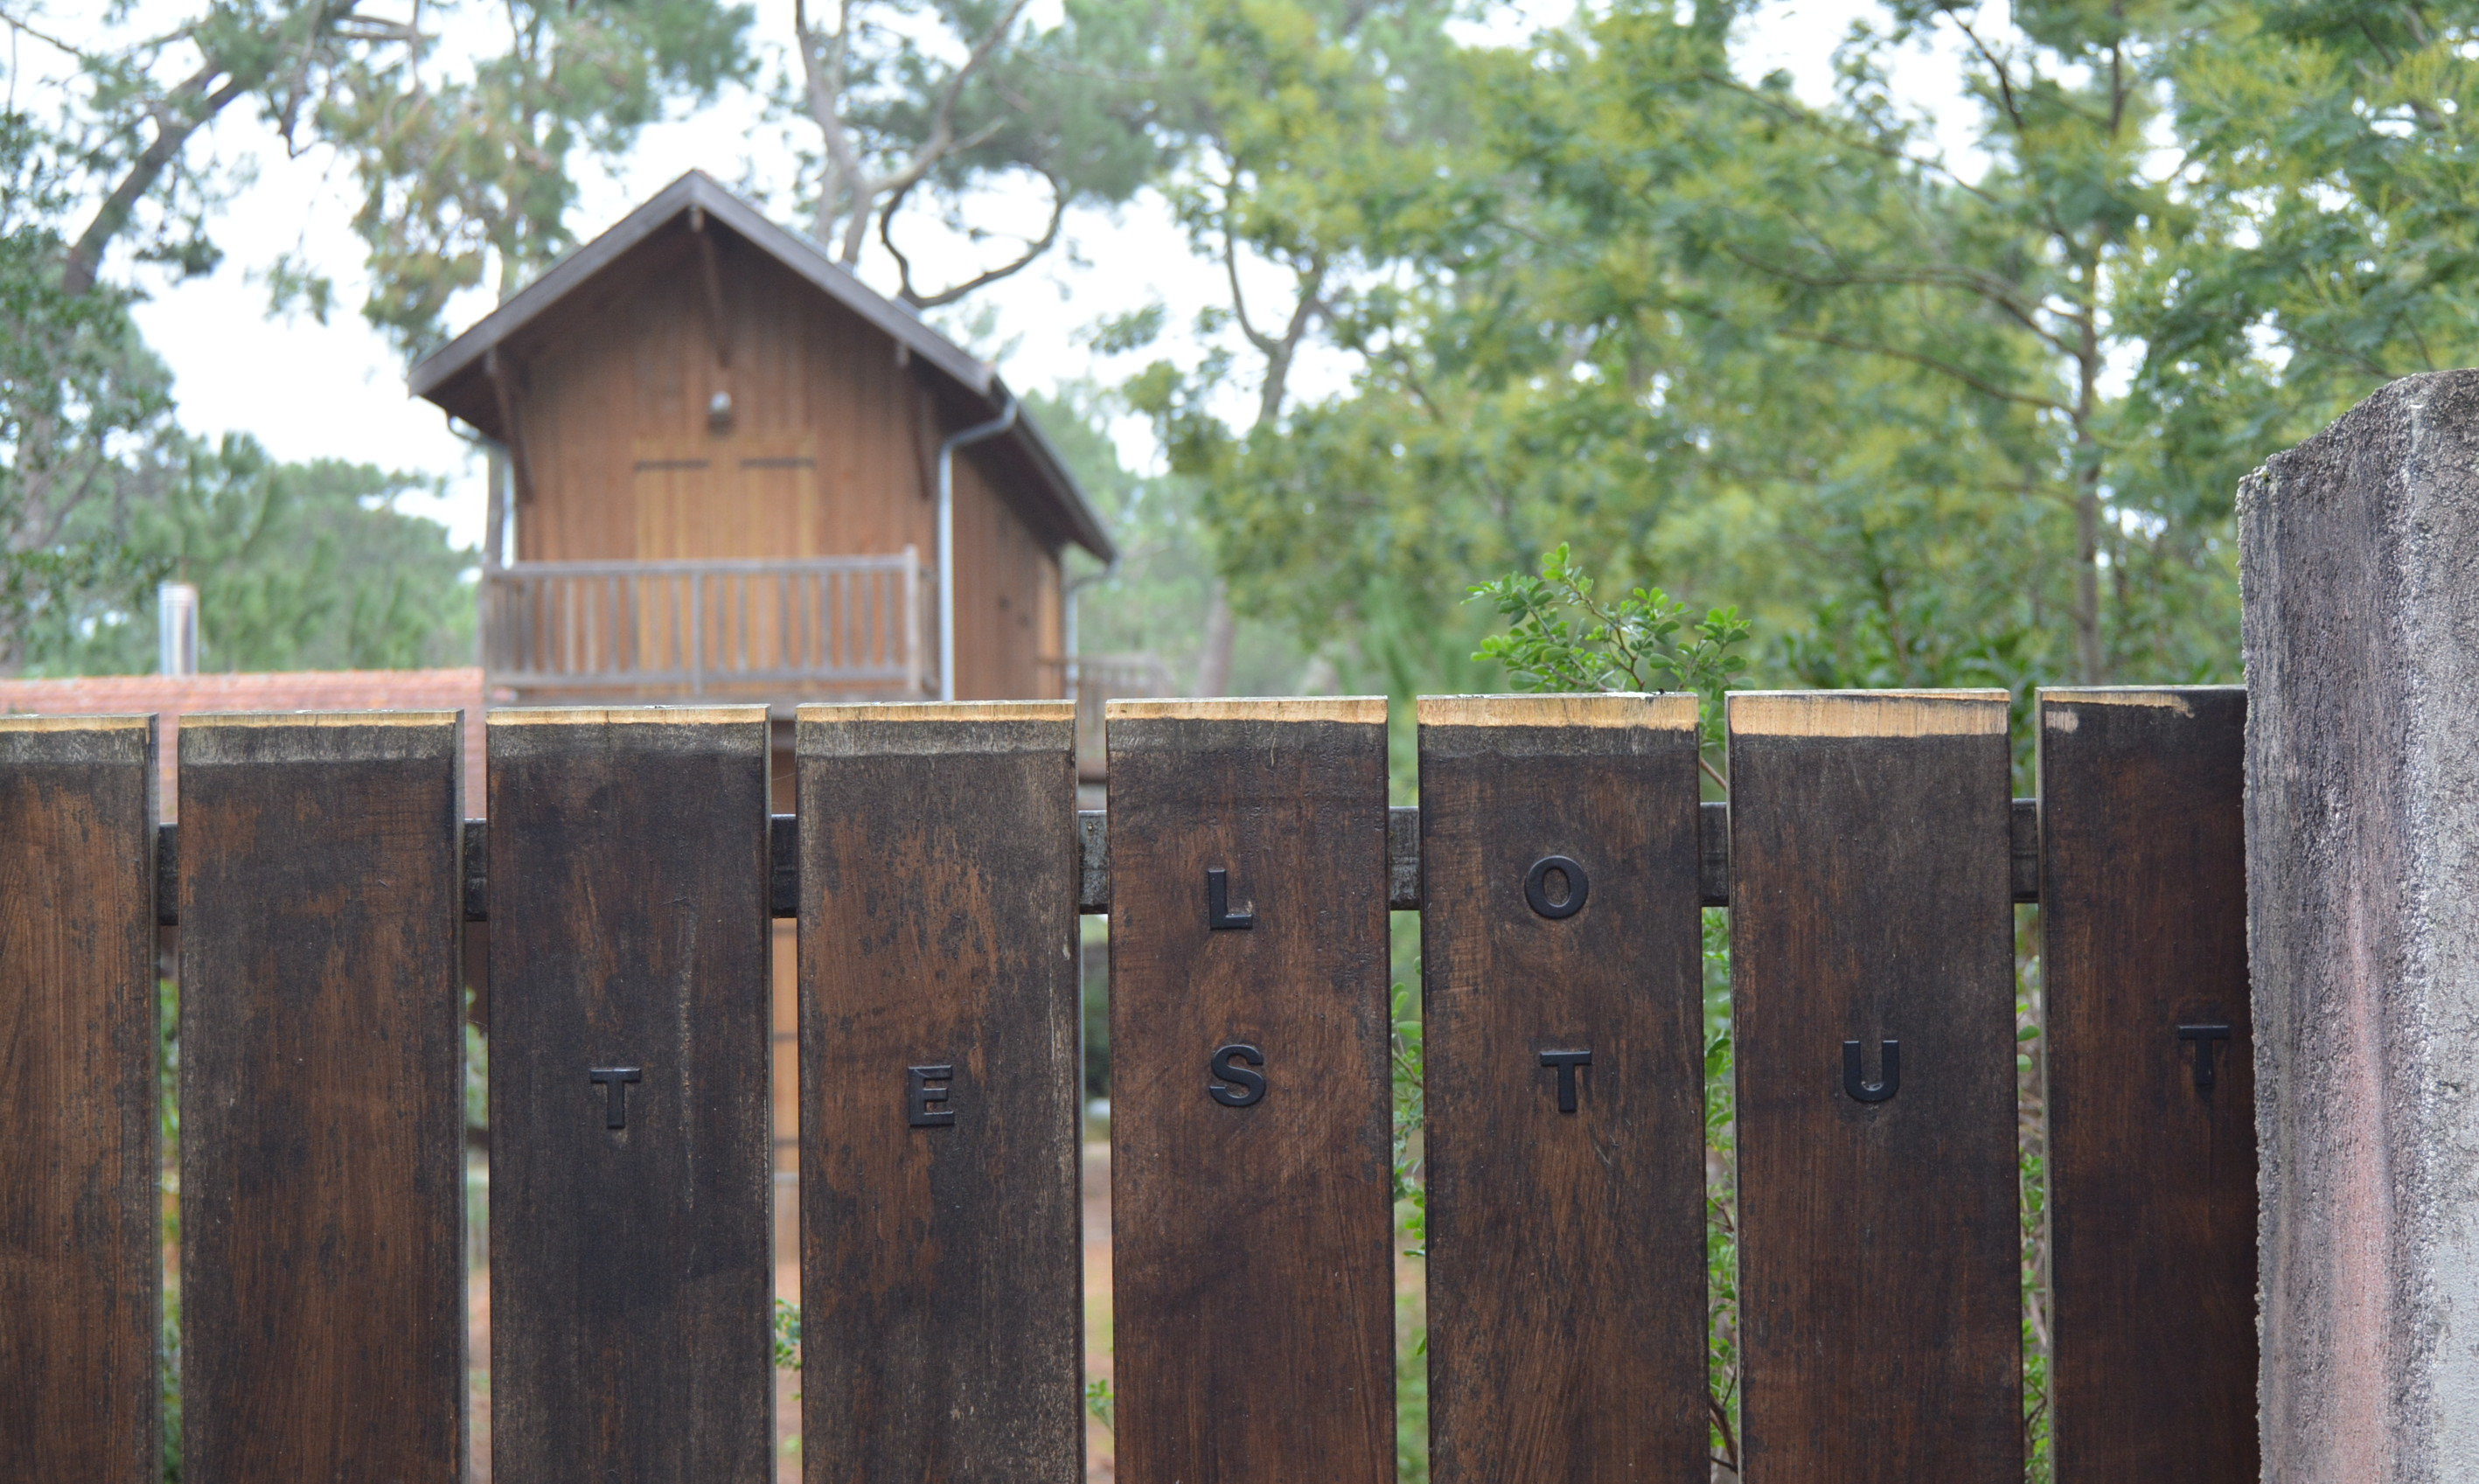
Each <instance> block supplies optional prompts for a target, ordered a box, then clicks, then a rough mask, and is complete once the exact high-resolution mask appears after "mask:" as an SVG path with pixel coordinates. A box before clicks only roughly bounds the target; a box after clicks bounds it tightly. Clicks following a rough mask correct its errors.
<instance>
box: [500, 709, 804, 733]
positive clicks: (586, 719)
mask: <svg viewBox="0 0 2479 1484" xmlns="http://www.w3.org/2000/svg"><path fill="white" fill-rule="evenodd" d="M488 714H489V721H490V725H491V726H493V727H495V728H497V727H591V726H611V727H627V726H639V727H644V726H656V727H710V726H730V725H732V724H734V723H738V724H740V725H744V726H745V725H747V724H748V723H749V722H751V721H753V720H758V719H762V718H763V717H764V716H765V715H766V707H765V705H764V704H762V703H761V704H755V705H728V706H717V705H696V706H658V705H650V706H495V707H493V708H492V709H491V711H490V712H489V713H488Z"/></svg>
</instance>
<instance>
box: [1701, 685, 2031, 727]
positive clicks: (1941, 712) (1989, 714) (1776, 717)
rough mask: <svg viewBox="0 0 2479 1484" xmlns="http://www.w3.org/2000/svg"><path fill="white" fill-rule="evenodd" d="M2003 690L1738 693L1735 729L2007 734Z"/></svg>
mask: <svg viewBox="0 0 2479 1484" xmlns="http://www.w3.org/2000/svg"><path fill="white" fill-rule="evenodd" d="M2011 699H2012V698H2011V697H2010V696H2009V695H2008V694H2007V693H2006V692H2005V691H2002V690H1842V691H1820V690H1788V691H1783V690H1776V691H1763V690H1751V691H1732V692H1731V693H1730V697H1729V708H1730V711H1729V716H1730V730H1731V731H1732V732H1734V733H1737V734H1740V735H1743V736H1778V737H1936V736H1985V735H1997V736H2003V735H2004V734H2005V732H2006V707H2007V705H2008V704H2009V702H2010V701H2011Z"/></svg>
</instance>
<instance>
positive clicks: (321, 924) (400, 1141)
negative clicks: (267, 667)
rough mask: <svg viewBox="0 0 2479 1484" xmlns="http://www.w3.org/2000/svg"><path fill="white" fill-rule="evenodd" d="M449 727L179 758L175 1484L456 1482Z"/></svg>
mask: <svg viewBox="0 0 2479 1484" xmlns="http://www.w3.org/2000/svg"><path fill="white" fill-rule="evenodd" d="M459 728H460V722H459V717H458V715H457V713H455V712H452V711H449V712H396V713H388V712H368V713H352V714H324V715H322V714H317V713H288V714H283V715H193V716H190V717H186V718H184V719H183V722H182V727H181V741H180V769H181V778H180V797H181V815H182V826H183V829H182V832H183V835H184V836H185V838H184V840H183V842H182V844H183V850H182V863H181V912H180V916H181V924H182V926H181V950H180V952H181V1063H182V1064H181V1079H182V1082H181V1115H182V1116H181V1132H182V1139H181V1192H182V1234H181V1235H182V1256H181V1272H182V1332H183V1343H182V1367H181V1369H182V1377H181V1384H182V1402H183V1406H182V1429H183V1445H182V1450H183V1465H184V1477H186V1478H189V1479H192V1480H195V1481H198V1484H237V1481H243V1480H257V1479H268V1478H281V1477H288V1476H292V1475H294V1474H296V1473H297V1472H298V1471H299V1468H300V1461H301V1460H304V1459H318V1460H320V1461H321V1463H320V1468H321V1469H322V1470H323V1471H325V1472H326V1473H327V1474H328V1475H329V1476H332V1477H336V1478H385V1479H391V1480H400V1481H404V1484H452V1481H454V1480H456V1479H458V1478H461V1477H462V1475H463V1471H464V1467H465V1410H464V1401H465V1388H466V1381H467V1377H466V1369H465V1325H466V1304H465V1226H464V1205H465V1202H464V1194H465V1179H464V1168H463V1163H464V1128H465V1086H464V1006H463V997H462V994H461V992H460V989H459V985H458V970H457V960H458V949H457V937H458V930H459V928H460V927H461V925H462V924H461V919H462V915H463V914H462V911H461V909H460V908H459V905H458V897H459V894H460V893H459V884H460V883H459V874H460V873H459V869H458V866H459V862H458V859H457V826H458V823H459V822H460V820H461V819H462V817H463V811H462V808H461V806H460V804H461V801H460V800H459V798H458V793H459V785H460V782H461V774H462V771H463V750H462V748H461V746H460V745H459Z"/></svg>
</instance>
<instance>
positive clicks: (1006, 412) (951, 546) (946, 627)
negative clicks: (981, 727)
mask: <svg viewBox="0 0 2479 1484" xmlns="http://www.w3.org/2000/svg"><path fill="white" fill-rule="evenodd" d="M1015 408H1016V401H1015V394H1014V393H1012V392H1010V393H1009V394H1008V399H1007V406H1006V407H1005V408H1003V409H1001V411H1000V413H999V415H998V416H997V417H995V418H992V419H991V420H990V421H989V422H984V423H982V424H980V425H979V426H977V427H968V428H965V429H964V430H963V431H962V432H959V433H950V434H948V435H947V436H946V437H945V438H943V439H941V440H939V443H938V699H939V700H941V701H953V700H955V699H956V450H957V449H958V448H962V447H964V445H966V444H969V443H980V442H981V441H982V440H983V439H984V438H995V437H997V436H998V435H999V434H1001V433H1004V432H1006V431H1007V430H1008V429H1009V428H1011V427H1013V426H1015Z"/></svg>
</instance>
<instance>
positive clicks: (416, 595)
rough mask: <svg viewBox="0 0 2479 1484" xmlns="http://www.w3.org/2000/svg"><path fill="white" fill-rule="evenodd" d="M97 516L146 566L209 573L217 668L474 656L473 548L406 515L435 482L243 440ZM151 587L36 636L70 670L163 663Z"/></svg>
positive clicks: (207, 662) (405, 664)
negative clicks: (406, 499)
mask: <svg viewBox="0 0 2479 1484" xmlns="http://www.w3.org/2000/svg"><path fill="white" fill-rule="evenodd" d="M149 483H150V484H151V485H153V486H154V487H153V488H150V489H143V490H140V491H134V492H124V493H122V494H121V495H120V496H119V497H117V498H116V499H115V500H114V501H113V503H112V504H111V505H110V506H103V505H97V506H95V507H93V508H92V509H91V510H90V511H89V518H90V519H91V520H92V521H94V522H95V523H96V524H97V525H104V524H105V523H108V525H109V527H110V528H111V529H113V530H115V531H117V533H118V534H119V538H120V541H121V543H122V545H123V547H124V549H125V550H127V551H128V552H130V553H131V555H132V557H133V558H134V559H135V560H137V561H139V562H141V563H142V564H143V565H144V566H145V567H146V568H147V569H148V570H150V571H153V572H160V573H164V574H166V575H175V576H184V577H186V578H187V579H188V580H191V581H192V582H195V583H196V584H197V587H198V593H199V646H198V648H199V665H200V668H202V669H207V670H248V671H265V670H346V669H406V668H419V667H422V666H432V665H470V664H472V663H473V662H474V658H473V653H474V651H473V646H474V620H475V609H474V596H473V587H472V585H471V583H470V582H469V580H468V575H469V574H470V573H471V571H472V570H473V553H472V552H470V551H462V550H456V549H454V548H451V547H450V546H448V544H447V530H446V528H445V527H443V526H442V525H439V524H438V523H437V522H435V521H431V520H428V519H425V518H423V517H421V516H415V515H409V514H406V513H404V512H402V511H399V510H397V509H396V506H395V501H396V499H398V498H400V497H401V496H404V495H407V494H410V493H415V492H418V491H422V490H426V489H428V488H429V487H430V481H428V480H427V479H424V478H422V477H420V476H416V475H409V474H400V473H387V472H385V471H382V470H379V469H376V468H373V467H371V466H370V465H366V464H347V463H344V462H341V461H338V460H332V459H321V460H318V461H316V462H313V463H309V464H285V463H281V462H278V461H276V460H275V459H272V458H270V457H269V456H268V453H267V451H266V450H265V449H264V448H260V447H259V446H258V444H257V443H256V442H254V441H253V440H251V439H248V438H246V437H243V436H239V435H236V436H232V437H227V438H226V439H224V440H223V441H222V442H221V443H220V444H218V445H216V446H214V447H212V448H210V447H206V446H204V445H199V446H194V447H192V448H190V449H189V450H188V452H187V456H186V458H185V459H184V461H183V463H182V464H181V465H180V466H179V467H178V468H177V469H172V470H166V471H162V472H160V476H159V478H157V479H155V480H150V481H149ZM155 648H156V631H155V623H154V611H153V600H152V596H151V594H150V595H148V596H147V597H146V598H144V599H143V600H141V601H130V602H121V603H102V602H95V603H89V604H85V605H83V606H79V607H75V608H69V609H65V610H64V611H62V612H61V613H60V614H59V615H58V617H57V621H56V622H54V623H52V624H50V625H48V626H47V627H46V628H45V629H44V630H43V632H42V633H41V634H40V635H39V636H38V642H37V643H35V644H34V645H33V646H32V650H33V658H34V661H35V667H36V668H38V669H40V670H43V671H46V672H49V673H56V674H94V673H115V672H123V673H127V672H142V671H146V670H150V669H152V668H153V667H154V664H155V658H156V655H155Z"/></svg>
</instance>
